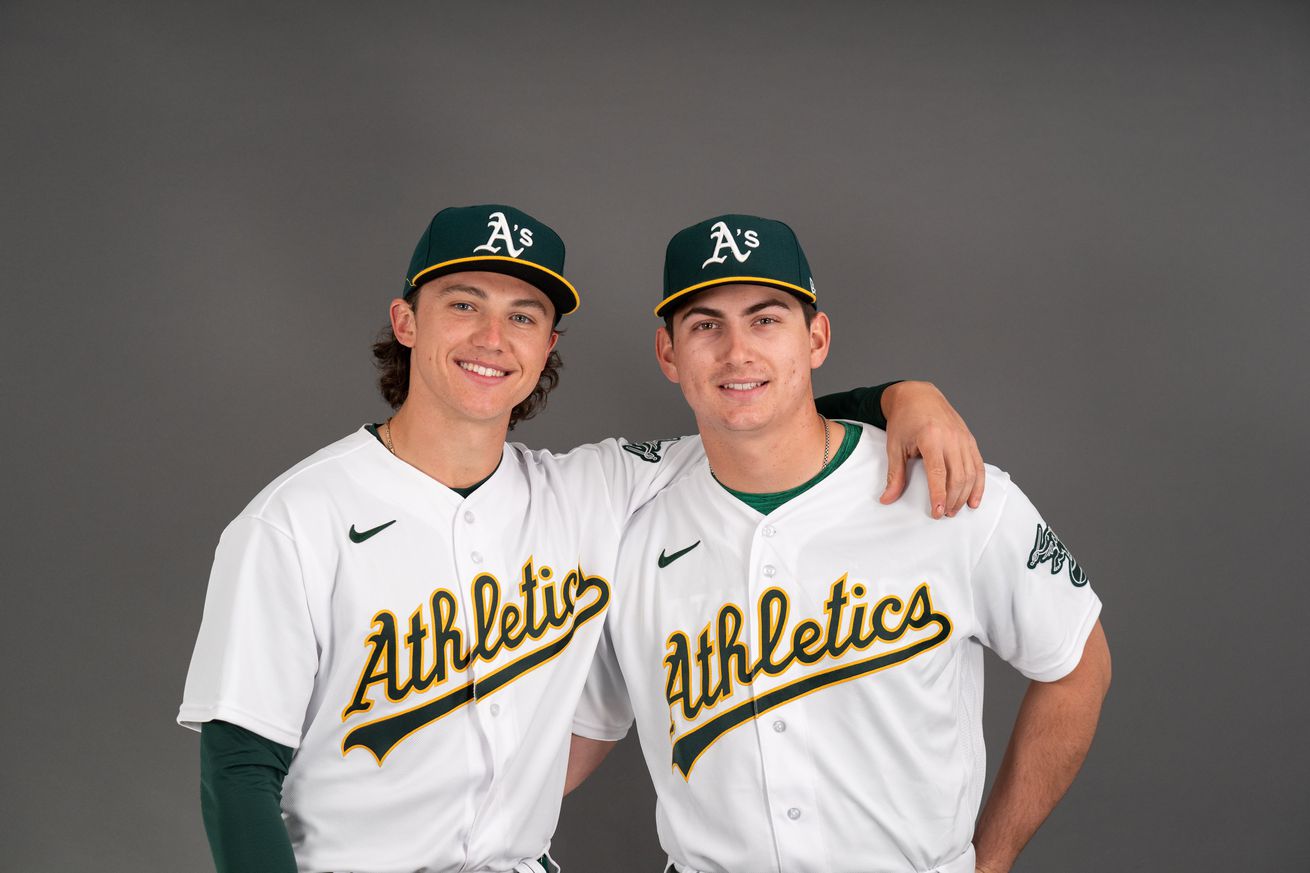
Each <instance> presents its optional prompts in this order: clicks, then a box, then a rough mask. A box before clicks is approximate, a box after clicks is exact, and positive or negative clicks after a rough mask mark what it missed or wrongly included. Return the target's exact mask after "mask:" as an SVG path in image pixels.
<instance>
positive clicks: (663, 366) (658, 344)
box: [655, 327, 678, 384]
mask: <svg viewBox="0 0 1310 873" xmlns="http://www.w3.org/2000/svg"><path fill="white" fill-rule="evenodd" d="M655 360H656V362H658V363H659V365H660V371H661V372H662V373H664V378H666V379H668V380H669V381H670V382H673V383H675V384H676V383H677V381H678V365H677V364H676V363H675V362H674V359H673V337H671V336H669V332H668V331H667V330H665V329H664V328H663V327H661V328H659V329H657V330H656V331H655Z"/></svg>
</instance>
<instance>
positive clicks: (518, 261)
mask: <svg viewBox="0 0 1310 873" xmlns="http://www.w3.org/2000/svg"><path fill="white" fill-rule="evenodd" d="M472 261H510V262H512V263H515V264H522V265H523V266H525V267H531V268H533V269H534V270H540V271H541V272H543V273H545V274H546V275H547V276H553V277H554V278H556V279H558V280H559V281H560V283H561V284H563V285H564V287H565V288H567V289H569V293H570V294H572V295H573V308H572V309H569V310H568V311H566V312H561V313H560V315H567V314H568V313H570V312H574V311H576V310H577V308H578V307H579V306H580V305H582V300H581V298H579V297H578V289H577V288H574V287H573V283H572V282H570V281H569V280H568V279H565V278H564V277H563V276H561V275H560V274H559V273H556V272H555V271H554V270H552V269H550V268H549V267H543V266H541V264H534V263H533V262H532V261H525V260H523V259H522V258H507V257H505V256H504V255H479V256H478V257H475V258H455V259H454V260H450V261H442V262H441V263H440V264H433V265H432V266H430V267H424V268H423V269H422V270H419V271H418V272H417V273H415V274H414V278H412V279H410V280H409V285H410V287H411V288H413V287H416V286H417V285H418V280H419V279H421V278H422V277H423V276H424V275H426V274H427V273H431V272H432V271H433V270H440V269H442V268H443V267H449V266H450V265H451V264H467V263H470V262H472Z"/></svg>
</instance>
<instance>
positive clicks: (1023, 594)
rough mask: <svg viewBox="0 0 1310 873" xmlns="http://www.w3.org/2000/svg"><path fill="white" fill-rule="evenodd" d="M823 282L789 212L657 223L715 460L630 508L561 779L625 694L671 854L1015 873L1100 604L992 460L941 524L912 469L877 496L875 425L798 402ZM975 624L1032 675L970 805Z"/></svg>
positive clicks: (678, 372)
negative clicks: (977, 493) (882, 497)
mask: <svg viewBox="0 0 1310 873" xmlns="http://www.w3.org/2000/svg"><path fill="white" fill-rule="evenodd" d="M734 240H740V241H743V242H745V243H746V244H747V245H749V246H750V251H749V252H740V251H729V252H727V255H729V256H728V257H724V255H725V252H724V249H725V248H729V249H731V248H732V246H731V245H730V243H731V242H732V241H734ZM740 254H747V255H748V256H749V260H747V258H743V257H738V256H737V255H740ZM816 300H817V288H816V285H815V283H814V280H813V277H812V276H811V275H810V269H809V265H808V263H807V261H806V259H805V256H804V253H803V252H802V250H801V248H800V244H799V242H798V241H797V240H796V237H795V235H794V233H793V232H792V231H791V228H789V227H787V226H786V225H785V224H782V223H781V222H776V221H770V220H767V219H762V218H757V217H755V216H747V215H724V216H719V217H716V218H712V219H709V220H707V221H704V222H700V223H698V224H696V225H693V226H691V227H689V228H687V229H685V230H683V231H681V232H680V233H678V234H677V235H676V236H674V237H673V239H672V241H671V242H670V243H669V247H668V252H667V256H666V261H665V296H664V299H663V300H662V301H661V303H660V305H659V307H657V308H656V314H657V315H661V316H663V317H664V318H665V326H664V327H662V328H659V330H658V332H657V355H658V359H659V365H660V368H661V369H662V370H663V372H664V374H665V375H666V376H667V377H668V378H669V380H670V381H673V382H675V383H677V384H678V386H679V388H681V390H682V393H683V396H684V397H685V398H686V400H687V403H688V404H689V405H690V406H691V408H692V411H693V412H694V413H695V416H696V424H697V428H698V429H699V431H700V436H701V440H702V443H703V445H704V448H705V455H706V462H705V463H704V464H703V465H701V466H700V468H699V469H698V470H695V471H693V472H691V473H688V474H687V475H685V476H683V477H681V478H680V479H678V480H677V481H675V482H673V483H672V484H671V485H669V486H668V487H667V488H665V489H664V490H663V491H662V492H661V493H660V494H659V495H657V496H656V497H655V498H653V499H652V500H651V501H650V502H649V503H648V504H647V505H646V506H645V507H643V508H642V509H640V510H639V511H638V512H637V513H636V515H635V516H634V517H633V519H632V520H631V521H630V522H629V524H628V527H627V529H626V531H625V533H624V538H623V541H622V544H621V546H620V553H619V562H618V566H617V568H616V570H615V578H616V580H617V584H616V585H615V590H614V598H613V601H612V603H611V605H610V610H609V614H608V616H607V618H606V625H605V628H606V629H605V634H604V637H603V639H602V642H601V645H600V649H599V652H598V656H597V660H596V662H595V664H594V666H593V674H592V676H591V677H590V679H589V682H588V686H587V688H586V689H585V691H584V694H583V698H582V703H581V705H580V707H579V710H578V713H577V715H576V716H575V719H574V727H573V730H574V734H575V737H574V740H573V753H572V756H571V760H570V767H569V771H570V772H569V777H568V787H569V788H571V787H572V786H574V785H576V784H577V783H578V782H580V781H581V780H582V779H583V778H585V776H586V774H587V773H588V772H590V770H591V769H593V768H594V767H595V766H596V764H598V763H599V760H600V759H601V758H602V757H603V756H604V754H605V753H606V752H607V751H608V750H609V748H610V747H611V746H612V745H613V743H614V742H615V741H617V740H618V739H619V738H620V737H622V736H623V735H624V734H625V733H626V731H627V730H628V728H629V726H630V725H631V723H632V722H633V720H634V719H635V721H636V724H637V728H638V734H639V737H640V740H641V747H642V751H643V754H644V757H645V760H646V764H647V766H648V769H649V771H650V775H651V778H652V780H653V781H654V784H655V789H656V794H657V797H658V804H657V811H656V820H657V826H658V830H659V835H660V841H661V844H662V845H663V847H664V849H665V851H666V852H667V853H668V857H669V864H670V868H669V869H670V871H674V870H676V871H678V873H699V871H726V873H768V871H777V873H805V871H814V873H857V871H862V873H867V871H878V873H925V871H937V873H973V871H974V870H975V868H976V869H977V870H979V871H985V873H1005V871H1007V870H1009V868H1010V865H1011V864H1012V863H1013V862H1014V859H1015V858H1016V857H1017V855H1018V853H1019V851H1020V850H1021V849H1022V848H1023V846H1024V844H1025V843H1026V842H1027V841H1028V839H1029V838H1030V837H1031V836H1032V834H1033V833H1034V832H1035V830H1036V829H1037V827H1038V826H1039V825H1040V824H1041V822H1042V820H1043V819H1044V818H1045V817H1046V815H1047V814H1048V813H1049V812H1050V810H1051V809H1052V808H1053V807H1054V805H1055V803H1056V802H1057V801H1058V800H1059V798H1060V797H1061V796H1062V795H1063V793H1064V791H1065V790H1066V789H1067V787H1068V786H1069V784H1070V782H1071V781H1072V779H1073V777H1074V775H1075V774H1076V772H1077V770H1078V768H1079V767H1080V766H1081V763H1082V761H1083V758H1084V756H1085V755H1086V752H1087V749H1088V747H1089V745H1090V743H1091V739H1092V735H1093V733H1094V731H1095V728H1096V722H1097V718H1098V715H1099V712H1100V706H1101V701H1102V699H1103V697H1104V695H1105V693H1106V690H1107V688H1108V684H1109V678H1110V658H1109V650H1108V648H1107V646H1106V642H1105V636H1104V633H1103V632H1102V631H1101V626H1100V623H1099V614H1100V606H1101V604H1100V601H1099V600H1098V599H1097V597H1096V595H1095V594H1094V593H1093V592H1092V589H1091V588H1090V586H1089V585H1088V579H1087V575H1086V574H1085V573H1084V572H1083V570H1082V568H1081V567H1080V566H1079V565H1078V563H1077V562H1076V561H1074V559H1073V557H1072V556H1071V555H1070V554H1069V552H1068V550H1067V549H1066V548H1065V547H1064V545H1063V544H1062V543H1061V541H1060V540H1059V538H1058V537H1056V535H1055V534H1054V533H1053V532H1052V531H1051V529H1050V527H1049V526H1048V525H1047V524H1046V523H1045V522H1044V521H1043V520H1042V518H1041V517H1040V516H1039V515H1038V514H1037V511H1036V509H1034V508H1033V506H1032V504H1031V503H1029V501H1028V499H1027V498H1026V497H1025V496H1024V495H1023V493H1022V492H1020V491H1019V489H1018V487H1017V486H1015V485H1014V484H1013V483H1012V482H1011V481H1010V479H1009V477H1008V476H1007V475H1006V474H1005V473H1003V472H1002V471H1000V470H997V469H995V468H992V467H988V468H987V471H986V475H987V480H988V484H987V489H988V500H987V502H986V504H985V505H983V506H982V507H981V508H980V509H978V510H977V511H975V512H971V513H967V514H966V515H965V516H963V517H961V518H959V519H957V520H956V521H954V522H953V523H951V524H949V525H941V524H937V523H934V522H933V520H932V518H931V517H930V515H929V514H928V513H925V512H924V511H923V498H924V496H925V495H924V487H923V484H924V483H923V479H922V477H915V476H912V477H911V482H910V486H909V489H908V493H909V496H910V497H911V499H910V500H908V501H901V502H898V503H895V504H892V505H886V504H883V503H880V502H879V501H877V500H875V499H873V497H872V495H870V494H869V493H868V490H867V488H866V483H867V482H869V481H870V480H876V479H878V478H879V477H881V476H882V475H883V474H884V472H885V471H886V468H887V460H886V457H885V453H884V451H883V450H884V448H885V445H886V440H885V437H884V435H883V434H882V433H881V432H880V431H878V430H876V429H872V428H868V427H864V426H861V425H859V424H852V423H847V422H842V421H832V420H829V419H828V418H827V417H825V416H823V415H821V414H820V413H819V412H818V411H817V410H816V408H815V401H814V395H813V389H812V386H811V371H812V370H813V369H814V368H816V367H818V366H820V365H821V364H822V363H823V361H824V359H825V357H826V356H827V354H828V350H829V342H830V332H831V327H830V325H829V322H828V319H827V317H826V316H825V315H824V313H822V312H816V311H815V309H814V305H815V302H816ZM984 646H986V647H988V648H991V649H992V650H993V651H995V652H996V653H997V654H998V655H1000V656H1001V657H1002V658H1004V659H1005V660H1007V661H1009V662H1010V664H1012V665H1013V666H1014V667H1015V668H1017V669H1018V670H1020V671H1021V672H1022V673H1024V675H1026V676H1027V677H1028V678H1029V679H1031V680H1032V682H1031V684H1030V686H1029V690H1028V693H1027V696H1026V697H1025V699H1024V702H1023V705H1022V707H1021V709H1020V711H1019V716H1018V720H1017V722H1016V725H1015V728H1014V732H1013V734H1012V736H1011V741H1010V747H1009V749H1008V751H1007V753H1006V756H1005V759H1004V761H1003V762H1002V765H1001V770H1000V774H999V776H998V779H997V782H996V786H995V787H994V789H993V791H992V794H991V797H990V798H989V800H988V803H987V806H986V807H985V808H984V810H983V813H982V817H981V820H980V821H979V823H978V827H977V830H976V832H975V829H974V818H975V815H976V813H977V810H978V805H979V802H980V800H981V797H982V790H983V779H984V775H985V768H984V755H983V747H982V676H983V673H982V670H983V661H982V650H983V647H984ZM975 847H976V852H975Z"/></svg>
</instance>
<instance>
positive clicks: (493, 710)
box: [491, 703, 500, 718]
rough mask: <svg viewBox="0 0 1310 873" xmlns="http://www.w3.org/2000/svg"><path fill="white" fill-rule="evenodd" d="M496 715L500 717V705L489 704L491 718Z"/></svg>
mask: <svg viewBox="0 0 1310 873" xmlns="http://www.w3.org/2000/svg"><path fill="white" fill-rule="evenodd" d="M498 715H500V704H499V703H493V704H491V717H492V718H495V717H496V716H498Z"/></svg>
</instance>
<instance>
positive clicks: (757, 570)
mask: <svg viewBox="0 0 1310 873" xmlns="http://www.w3.org/2000/svg"><path fill="white" fill-rule="evenodd" d="M786 537H787V534H786V529H785V525H778V524H776V523H775V522H774V521H773V520H771V518H768V517H766V518H764V519H763V520H762V521H761V522H760V523H759V524H758V525H756V527H755V531H754V534H753V536H752V538H751V555H750V564H749V568H750V569H749V575H748V577H747V580H748V581H747V584H748V586H749V588H750V591H749V594H750V597H749V599H748V601H747V602H749V603H752V604H758V603H759V602H760V598H761V597H762V596H763V594H764V592H765V591H767V590H768V589H769V588H773V587H778V588H782V589H783V590H787V589H788V588H789V587H792V586H789V585H788V584H787V581H786V580H790V579H791V578H792V575H791V574H793V573H794V568H793V566H792V564H793V562H792V561H789V560H787V557H786V555H785V550H786V543H787V539H786ZM793 590H794V589H793ZM749 614H751V615H754V614H755V613H754V610H752V611H751V612H750V613H749ZM792 619H793V620H794V609H793V616H792ZM789 623H790V620H789ZM758 632H759V628H752V629H751V630H750V633H751V634H752V638H755V639H758V636H756V635H757V634H758ZM782 639H783V640H787V639H789V635H788V634H784V635H783V636H782ZM787 681H788V677H787V676H786V675H783V676H778V677H765V676H758V677H756V681H755V688H754V689H752V694H753V696H755V697H756V699H758V695H760V694H761V693H763V692H764V691H766V690H767V689H769V688H772V687H775V686H777V685H779V684H783V683H785V682H787ZM765 683H767V684H765ZM751 724H752V727H753V729H754V731H755V740H756V747H757V748H758V749H759V754H760V763H761V766H762V770H763V773H764V791H765V796H766V803H767V809H768V818H769V827H770V830H771V832H772V834H773V844H774V849H775V851H776V853H777V858H778V865H779V869H780V870H802V869H805V868H806V867H807V866H809V865H812V864H813V863H814V859H815V858H816V857H817V858H823V857H825V854H824V852H823V834H822V828H821V827H820V826H819V815H818V796H817V792H816V790H815V786H814V781H813V779H812V778H810V777H811V774H813V773H814V772H815V769H814V766H813V762H812V761H810V760H809V758H810V752H809V748H808V743H807V741H806V739H807V738H806V727H807V725H806V720H805V718H804V711H803V709H802V704H801V702H800V701H793V702H791V703H790V704H788V705H785V706H781V707H779V708H777V709H773V710H770V711H768V712H763V713H761V712H759V711H758V710H757V711H756V713H755V718H754V719H753V720H752V722H751Z"/></svg>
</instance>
